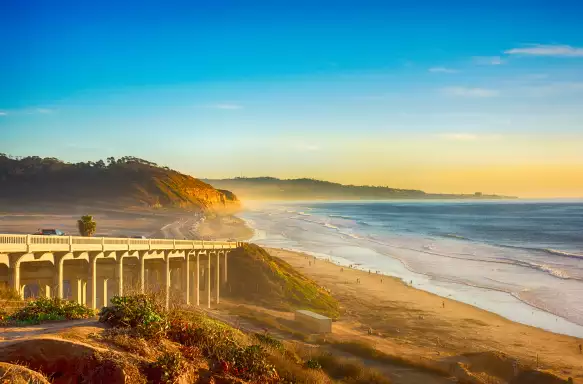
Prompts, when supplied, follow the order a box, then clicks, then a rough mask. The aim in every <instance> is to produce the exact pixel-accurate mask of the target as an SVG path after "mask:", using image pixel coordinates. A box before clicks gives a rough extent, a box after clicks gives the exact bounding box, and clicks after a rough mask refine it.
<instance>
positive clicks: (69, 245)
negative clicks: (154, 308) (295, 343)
mask: <svg viewBox="0 0 583 384" xmlns="http://www.w3.org/2000/svg"><path fill="white" fill-rule="evenodd" d="M241 244H242V243H238V242H226V241H194V240H172V239H130V238H111V237H78V236H37V235H6V234H0V286H2V285H4V286H8V287H10V288H13V289H14V290H15V291H16V292H18V293H19V294H20V296H21V297H22V298H28V297H35V296H40V295H43V296H46V297H59V298H63V299H70V300H75V301H76V302H78V303H80V304H86V305H87V306H89V307H91V308H100V307H101V306H105V305H107V303H108V302H109V300H111V298H112V297H113V296H114V295H123V293H124V290H125V291H126V292H127V291H129V290H131V291H132V292H142V293H143V292H145V291H146V290H148V291H150V290H154V291H160V292H163V293H165V296H166V305H167V306H168V305H169V303H170V301H171V297H172V300H175V299H176V300H179V301H181V302H182V303H185V304H191V303H192V304H196V305H200V302H201V299H200V297H201V291H202V292H203V294H204V295H206V300H205V301H206V304H207V306H208V307H209V308H210V305H211V293H214V295H212V296H214V297H215V302H216V303H219V292H220V286H221V284H223V285H224V284H225V283H226V282H227V255H228V254H229V252H230V251H231V250H233V249H235V248H237V247H240V246H241Z"/></svg>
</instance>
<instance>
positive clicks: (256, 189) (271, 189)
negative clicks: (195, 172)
mask: <svg viewBox="0 0 583 384" xmlns="http://www.w3.org/2000/svg"><path fill="white" fill-rule="evenodd" d="M202 180H203V181H204V182H206V183H208V184H210V185H212V186H213V187H215V188H219V189H228V190H229V191H232V192H233V193H235V194H236V195H237V196H239V197H240V198H242V199H267V200H392V199H450V200H452V199H479V200H490V199H497V200H500V199H516V198H517V197H514V196H502V195H493V194H485V193H482V192H476V193H473V194H444V193H427V192H424V191H421V190H416V189H399V188H390V187H385V186H371V185H344V184H339V183H332V182H329V181H322V180H315V179H308V178H303V179H278V178H275V177H236V178H233V179H202Z"/></svg>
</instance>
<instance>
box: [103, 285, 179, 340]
mask: <svg viewBox="0 0 583 384" xmlns="http://www.w3.org/2000/svg"><path fill="white" fill-rule="evenodd" d="M99 321H100V322H102V323H106V324H109V325H111V326H112V327H121V328H127V327H130V328H133V329H135V330H136V332H137V333H138V335H140V336H141V337H144V338H148V339H151V338H160V337H163V336H164V335H165V333H166V331H167V329H168V321H167V319H166V313H165V310H164V308H163V306H162V305H161V304H159V303H158V302H157V301H156V300H155V298H154V297H153V296H151V295H144V294H139V295H131V296H114V297H113V299H111V305H110V306H108V307H104V308H103V309H102V310H101V312H100V313H99Z"/></svg>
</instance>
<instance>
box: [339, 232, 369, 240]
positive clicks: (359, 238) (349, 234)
mask: <svg viewBox="0 0 583 384" xmlns="http://www.w3.org/2000/svg"><path fill="white" fill-rule="evenodd" d="M340 234H342V235H345V236H348V237H352V238H353V239H356V240H361V239H363V238H362V237H360V236H358V235H357V234H354V233H350V232H340Z"/></svg>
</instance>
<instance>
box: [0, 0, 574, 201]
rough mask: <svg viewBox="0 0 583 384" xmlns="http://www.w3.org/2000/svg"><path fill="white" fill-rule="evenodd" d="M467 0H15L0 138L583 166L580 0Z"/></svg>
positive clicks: (82, 151)
mask: <svg viewBox="0 0 583 384" xmlns="http://www.w3.org/2000/svg"><path fill="white" fill-rule="evenodd" d="M81 3H83V4H81ZM468 3H469V2H467V1H463V2H462V1H450V2H435V1H417V2H414V4H413V2H390V1H384V2H380V1H379V2H367V1H358V2H355V1H353V2H342V1H335V2H328V1H319V2H314V1H311V2H305V1H295V2H287V1H265V2H243V1H237V2H222V1H213V2H206V3H200V2H196V1H194V2H182V3H177V2H148V1H146V2H131V1H127V2H123V4H117V3H113V2H99V3H98V2H94V3H88V2H59V1H57V2H48V1H7V2H6V1H5V2H3V3H2V5H1V6H0V7H1V8H0V36H3V37H4V38H3V39H2V46H3V47H2V53H1V54H0V55H1V60H0V84H1V86H0V134H1V137H2V139H1V140H0V152H6V153H12V154H15V155H28V154H30V155H33V154H34V155H41V156H56V157H60V158H63V159H65V160H69V161H80V160H95V159H98V158H105V157H107V156H123V155H135V156H139V157H144V158H147V159H150V160H153V161H156V162H159V163H162V164H167V165H169V166H171V167H175V168H177V169H179V170H181V171H184V172H188V173H191V174H194V175H197V176H209V177H229V176H233V175H239V174H240V173H243V174H246V175H249V176H257V175H266V174H270V175H274V176H281V177H301V176H310V177H321V178H327V179H332V180H337V181H342V182H354V183H370V184H383V185H386V184H389V185H394V186H397V187H398V186H401V187H415V188H423V189H429V190H436V189H437V190H448V191H449V190H451V189H456V190H458V189H459V190H460V191H461V189H460V188H461V187H460V181H459V180H460V177H461V176H460V175H461V174H462V173H463V172H462V171H461V170H460V164H470V165H472V166H475V167H481V168H484V167H489V168H491V169H496V167H499V166H500V165H512V166H526V165H528V166H529V167H531V168H532V167H533V166H537V165H540V167H543V168H545V169H547V168H548V167H552V166H557V167H558V166H561V167H563V166H564V165H568V166H569V167H574V168H573V169H574V171H571V172H578V171H580V170H583V146H582V144H583V108H581V106H582V105H583V23H581V19H582V17H583V5H581V4H577V3H576V2H560V1H554V2H550V1H545V2H542V1H528V2H526V1H524V2H522V1H512V2H510V1H506V2H501V1H488V2H480V3H481V4H482V5H478V4H476V3H478V2H471V4H470V5H468ZM339 167H341V168H342V169H345V170H346V172H340V171H339V170H338V168H339ZM456 167H457V168H456ZM569 169H571V168H569ZM363 170H367V171H363ZM408 170H415V172H416V174H418V175H419V177H418V178H411V177H409V176H408V177H404V175H405V174H407V173H409V172H408ZM439 170H441V171H439ZM435 172H442V173H443V174H441V176H442V177H441V179H440V180H447V178H448V177H451V178H452V182H451V183H447V182H441V183H440V182H436V180H434V179H433V178H432V176H431V174H434V173H435ZM447 172H450V173H451V172H453V173H455V175H454V174H448V173H447ZM456 172H457V173H456ZM460 172H462V173H460ZM424 175H425V176H424ZM448 175H449V176H448ZM534 175H535V176H536V174H534ZM569 175H571V174H569ZM569 175H567V174H566V175H565V177H568V176H569ZM572 176H573V177H576V176H577V175H576V174H574V175H572ZM579 176H581V177H582V178H583V172H582V173H581V174H580V175H579ZM454 179H455V180H457V181H454ZM488 180H489V181H484V183H483V184H480V183H479V180H478V183H477V184H475V185H474V184H472V185H469V186H468V189H469V190H473V189H475V188H482V189H485V188H487V187H488V185H491V184H488V183H492V182H494V183H495V184H496V185H502V186H503V185H504V183H503V180H505V179H504V177H501V178H499V179H496V180H494V181H492V179H488ZM567 184H568V183H567ZM513 188H514V189H513ZM581 188H583V187H581V186H579V185H578V184H577V185H571V186H570V187H568V188H567V189H565V190H564V191H565V193H563V194H565V195H569V196H572V195H573V194H574V195H577V196H583V189H581ZM497 189H499V188H497ZM502 189H504V188H502ZM539 189H540V188H539ZM514 190H516V187H511V188H509V189H508V191H505V192H513V191H514ZM451 191H452V192H454V191H453V190H451ZM464 191H465V190H464ZM519 193H526V192H523V191H522V189H521V190H520V191H519ZM548 193H550V194H559V195H560V194H561V192H559V191H556V192H550V191H545V192H543V191H540V193H539V192H538V190H537V191H533V195H539V194H540V195H546V194H548ZM526 194H529V193H526Z"/></svg>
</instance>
